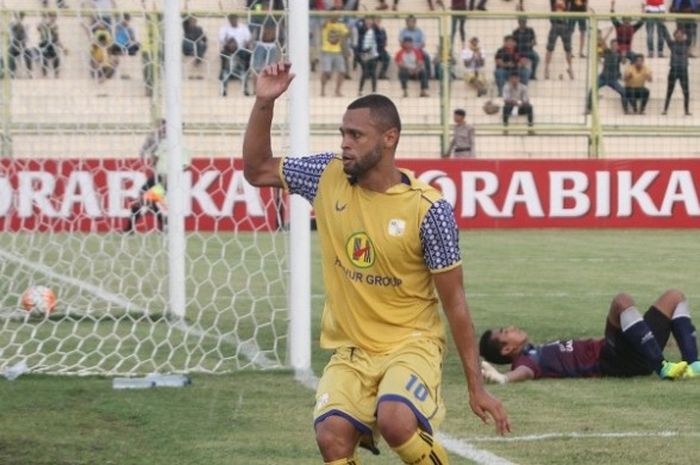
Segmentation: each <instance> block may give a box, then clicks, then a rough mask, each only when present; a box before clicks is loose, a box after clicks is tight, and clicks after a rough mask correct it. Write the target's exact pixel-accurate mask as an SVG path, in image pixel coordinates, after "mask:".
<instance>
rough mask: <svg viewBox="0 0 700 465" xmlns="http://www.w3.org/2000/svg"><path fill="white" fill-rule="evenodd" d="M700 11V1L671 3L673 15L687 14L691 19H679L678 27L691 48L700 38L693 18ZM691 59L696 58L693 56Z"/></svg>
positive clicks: (676, 0)
mask: <svg viewBox="0 0 700 465" xmlns="http://www.w3.org/2000/svg"><path fill="white" fill-rule="evenodd" d="M699 11H700V1H699V0H672V2H671V13H686V14H688V16H689V17H690V18H689V19H677V20H676V27H677V28H678V29H680V30H681V31H683V33H684V34H685V36H686V37H687V38H688V40H689V41H690V44H691V46H692V45H695V42H696V40H697V36H698V25H697V23H696V22H695V19H694V18H693V16H694V15H696V14H697V13H698V12H699ZM690 57H691V58H695V56H694V55H692V54H691V55H690Z"/></svg>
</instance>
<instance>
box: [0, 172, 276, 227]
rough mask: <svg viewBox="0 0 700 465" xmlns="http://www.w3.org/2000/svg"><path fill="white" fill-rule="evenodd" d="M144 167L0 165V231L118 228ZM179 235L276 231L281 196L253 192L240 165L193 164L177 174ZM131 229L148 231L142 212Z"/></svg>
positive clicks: (150, 221)
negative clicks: (182, 231)
mask: <svg viewBox="0 0 700 465" xmlns="http://www.w3.org/2000/svg"><path fill="white" fill-rule="evenodd" d="M150 175H152V172H151V168H150V167H149V166H145V165H144V164H143V163H142V162H140V161H139V160H133V159H132V160H123V159H99V160H97V159H91V160H9V159H2V160H0V231H20V230H24V231H53V232H67V231H99V232H104V231H110V230H114V229H122V228H123V227H124V224H125V222H126V220H127V219H128V218H129V217H130V216H131V214H132V206H134V205H137V204H138V201H139V200H140V199H141V197H142V195H143V192H142V186H143V185H144V183H145V182H146V179H147V178H148V176H150ZM184 184H185V215H186V218H185V228H186V229H187V230H189V231H234V230H240V231H253V230H264V231H266V230H271V229H276V228H277V227H278V225H279V224H278V217H277V215H278V212H279V211H280V205H281V201H282V196H281V193H279V192H276V190H274V189H270V188H267V189H257V188H255V187H253V186H251V185H250V184H248V183H247V182H246V181H245V179H244V177H243V170H242V161H241V160H240V159H237V160H230V159H203V158H200V159H195V160H192V164H191V166H190V168H188V169H187V170H186V171H185V172H184ZM143 211H144V214H143V215H142V218H141V219H140V220H139V221H137V222H136V229H137V230H144V229H151V228H152V227H154V224H155V222H154V215H153V214H152V213H149V212H148V210H147V209H146V208H144V209H143Z"/></svg>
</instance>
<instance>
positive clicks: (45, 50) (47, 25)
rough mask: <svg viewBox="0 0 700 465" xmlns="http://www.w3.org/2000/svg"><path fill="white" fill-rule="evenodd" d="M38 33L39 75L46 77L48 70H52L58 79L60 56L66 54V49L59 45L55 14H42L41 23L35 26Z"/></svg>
mask: <svg viewBox="0 0 700 465" xmlns="http://www.w3.org/2000/svg"><path fill="white" fill-rule="evenodd" d="M37 30H38V31H39V54H40V56H41V73H42V75H44V76H46V75H47V74H48V72H49V68H52V69H53V73H54V76H55V77H58V75H59V73H60V69H61V55H60V52H61V51H62V52H63V53H65V54H68V49H66V48H65V47H64V46H63V44H62V43H61V39H60V37H59V35H58V24H57V23H56V13H55V12H53V11H52V12H49V13H42V15H41V22H40V23H39V25H38V26H37Z"/></svg>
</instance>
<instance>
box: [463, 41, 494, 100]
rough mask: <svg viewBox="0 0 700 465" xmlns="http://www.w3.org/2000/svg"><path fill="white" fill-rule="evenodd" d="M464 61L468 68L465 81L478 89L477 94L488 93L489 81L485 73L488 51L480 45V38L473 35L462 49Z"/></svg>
mask: <svg viewBox="0 0 700 465" xmlns="http://www.w3.org/2000/svg"><path fill="white" fill-rule="evenodd" d="M462 62H463V63H464V67H465V68H466V70H465V72H464V82H465V83H466V84H468V85H470V86H472V87H474V88H475V89H476V96H477V97H481V96H482V95H486V88H487V84H488V81H487V80H486V75H485V74H484V65H485V63H486V51H485V50H484V49H483V48H481V46H480V45H479V38H478V37H472V38H471V39H469V44H468V45H467V47H466V48H465V49H464V50H462Z"/></svg>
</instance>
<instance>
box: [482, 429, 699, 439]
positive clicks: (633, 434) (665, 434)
mask: <svg viewBox="0 0 700 465" xmlns="http://www.w3.org/2000/svg"><path fill="white" fill-rule="evenodd" d="M669 437H700V432H687V433H684V432H680V431H646V432H645V431H628V432H621V433H578V432H575V431H574V432H570V433H544V434H531V435H526V436H508V437H495V436H494V437H488V436H485V437H473V438H469V442H533V441H546V440H550V439H620V438H669Z"/></svg>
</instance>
